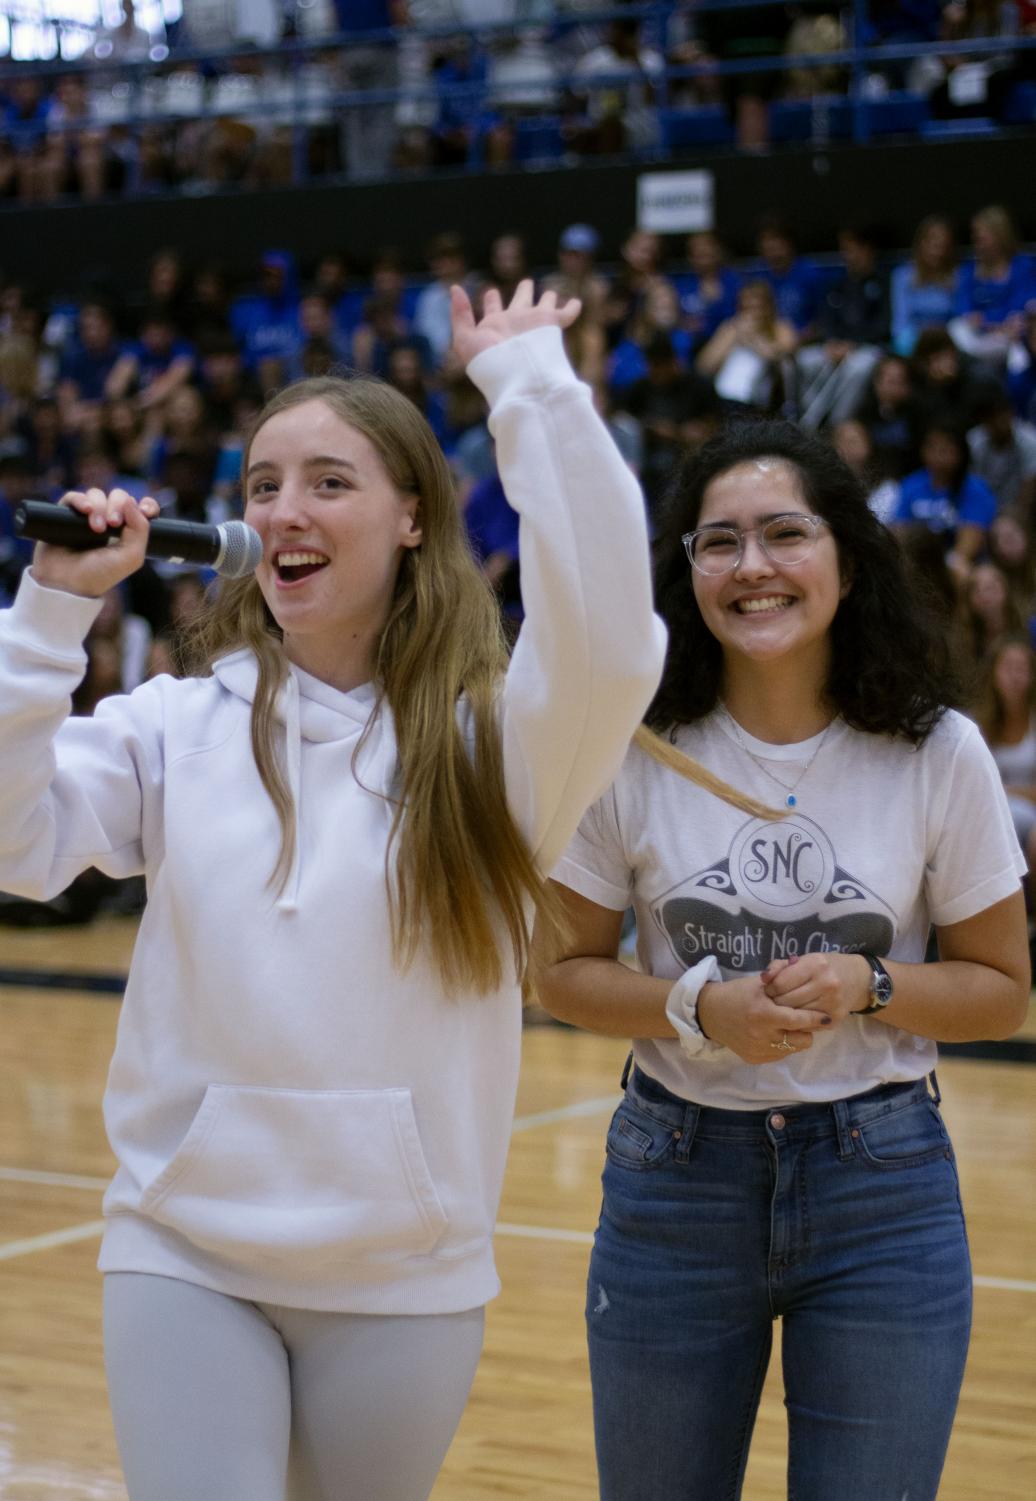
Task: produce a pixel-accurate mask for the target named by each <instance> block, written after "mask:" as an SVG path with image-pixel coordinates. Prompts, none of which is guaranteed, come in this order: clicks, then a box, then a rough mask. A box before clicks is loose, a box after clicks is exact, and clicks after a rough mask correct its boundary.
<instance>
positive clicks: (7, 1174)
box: [0, 1167, 111, 1193]
mask: <svg viewBox="0 0 1036 1501" xmlns="http://www.w3.org/2000/svg"><path fill="white" fill-rule="evenodd" d="M110 1182H111V1179H110V1178H87V1177H84V1176H83V1175H82V1174H80V1173H45V1172H43V1171H42V1170H41V1169H37V1168H29V1167H0V1183H38V1184H41V1185H42V1186H44V1187H47V1188H89V1189H91V1190H93V1191H95V1192H100V1193H103V1192H104V1191H105V1189H106V1188H107V1187H108V1184H109V1183H110Z"/></svg>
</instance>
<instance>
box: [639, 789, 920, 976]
mask: <svg viewBox="0 0 1036 1501" xmlns="http://www.w3.org/2000/svg"><path fill="white" fill-rule="evenodd" d="M651 912H652V916H653V917H654V919H655V922H656V923H657V924H658V926H659V928H660V929H661V930H662V932H663V933H664V934H665V937H666V939H667V941H668V943H669V946H670V948H671V949H672V951H673V954H674V956H675V958H676V960H677V962H678V963H679V965H680V966H681V968H682V969H689V968H690V966H691V965H692V964H697V963H698V961H699V960H701V959H705V958H707V957H708V956H709V955H710V954H712V955H714V956H715V958H716V960H717V962H718V964H719V966H720V968H721V969H722V970H724V971H726V972H727V973H728V974H729V975H731V976H733V975H738V974H755V973H757V972H758V971H759V970H763V969H765V968H766V966H767V965H768V964H769V963H770V962H771V960H773V959H790V958H791V957H792V956H793V955H799V954H818V953H825V954H826V953H834V952H849V953H853V952H856V951H857V950H859V949H867V950H869V951H870V952H871V953H875V954H887V953H888V952H889V949H890V948H891V947H892V940H893V938H894V936H895V918H894V913H893V910H892V908H891V907H889V905H888V903H887V902H884V901H883V900H882V899H881V897H879V896H878V895H877V894H876V893H875V892H873V891H871V890H870V889H869V887H867V886H865V885H864V883H863V882H862V881H860V880H857V879H856V877H855V876H853V875H852V874H851V873H850V872H849V871H847V870H845V869H843V868H842V867H841V866H840V865H839V863H838V859H837V856H836V855H835V851H834V847H833V845H832V844H831V841H830V839H828V837H827V835H826V834H825V833H824V831H823V829H821V828H820V827H819V825H818V824H815V823H813V822H812V820H811V819H808V818H803V817H801V816H800V815H798V814H795V815H794V816H792V817H791V818H786V819H782V820H781V822H780V823H770V822H767V821H766V820H764V819H759V818H754V819H752V820H751V821H750V822H749V823H746V824H743V825H742V827H741V828H740V829H739V830H738V832H737V833H736V834H735V836H734V839H733V841H732V843H731V845H730V849H729V850H728V852H727V855H726V857H725V858H723V859H720V860H717V861H715V862H714V863H713V864H711V865H707V866H706V867H705V868H704V869H703V870H700V871H698V873H697V874H696V875H693V876H690V877H688V878H687V879H686V880H683V881H681V882H680V883H679V884H678V885H676V886H673V887H671V888H670V890H669V891H667V892H665V893H664V895H662V896H660V897H658V898H657V899H656V900H655V901H654V902H652V904H651Z"/></svg>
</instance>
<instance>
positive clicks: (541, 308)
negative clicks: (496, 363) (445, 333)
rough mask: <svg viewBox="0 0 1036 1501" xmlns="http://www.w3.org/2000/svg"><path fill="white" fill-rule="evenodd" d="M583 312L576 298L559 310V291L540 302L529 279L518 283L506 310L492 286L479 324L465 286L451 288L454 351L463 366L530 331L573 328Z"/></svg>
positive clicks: (541, 299)
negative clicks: (487, 350) (504, 342)
mask: <svg viewBox="0 0 1036 1501" xmlns="http://www.w3.org/2000/svg"><path fill="white" fill-rule="evenodd" d="M581 309H582V303H581V302H580V301H579V299H578V298H577V297H573V298H571V299H570V300H569V301H568V302H566V303H563V304H562V305H561V306H560V307H559V306H558V298H557V293H556V292H544V294H543V296H542V297H541V298H540V299H539V301H537V300H536V295H535V291H534V288H533V284H532V281H531V280H527V281H521V282H519V283H518V288H517V290H516V292H515V294H514V296H513V297H512V298H511V301H510V303H509V304H508V306H507V307H504V304H503V299H502V298H501V296H500V293H499V292H498V291H497V290H496V288H495V287H490V288H489V290H488V291H487V292H486V294H485V297H484V299H483V302H482V317H481V318H480V319H479V320H478V321H477V322H476V321H475V313H474V310H473V308H472V306H471V299H470V298H469V297H468V294H467V292H465V290H464V288H463V287H451V288H450V318H451V320H452V323H453V348H454V351H455V353H456V355H457V358H458V359H459V360H460V361H461V363H462V364H464V365H467V364H468V363H469V362H470V361H471V360H473V359H474V358H475V356H476V355H477V354H481V353H482V351H483V350H484V349H491V348H492V347H493V345H494V344H502V343H503V341H504V340H505V339H511V338H513V337H514V336H515V334H524V333H527V332H528V330H529V329H530V328H549V327H551V326H553V327H555V328H570V327H571V326H572V324H573V323H574V322H575V321H576V319H577V318H578V317H579V314H580V311H581Z"/></svg>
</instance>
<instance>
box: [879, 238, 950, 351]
mask: <svg viewBox="0 0 1036 1501" xmlns="http://www.w3.org/2000/svg"><path fill="white" fill-rule="evenodd" d="M958 281H959V272H958V270H957V241H956V235H955V234H954V230H953V225H952V224H951V223H950V221H949V219H947V218H945V217H944V216H943V215H942V214H929V215H928V216H927V218H925V219H922V220H921V222H920V224H919V225H918V226H917V230H916V231H915V233H914V244H913V251H912V254H911V257H910V259H909V260H908V261H904V262H903V264H902V265H901V266H897V267H896V268H895V270H894V271H893V272H892V281H891V286H892V347H893V349H894V350H895V351H896V353H897V354H903V355H911V354H913V352H914V345H915V344H916V343H917V340H918V336H919V335H920V334H921V333H923V331H924V330H925V329H926V328H942V327H945V325H946V324H947V323H949V321H950V319H951V318H952V317H953V315H954V313H955V312H956V310H957V283H958Z"/></svg>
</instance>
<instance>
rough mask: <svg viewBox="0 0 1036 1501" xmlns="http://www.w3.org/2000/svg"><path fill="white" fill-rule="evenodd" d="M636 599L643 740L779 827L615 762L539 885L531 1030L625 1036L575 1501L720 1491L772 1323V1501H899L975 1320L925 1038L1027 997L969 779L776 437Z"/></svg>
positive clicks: (915, 669) (761, 433)
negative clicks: (665, 745) (581, 1495)
mask: <svg viewBox="0 0 1036 1501" xmlns="http://www.w3.org/2000/svg"><path fill="white" fill-rule="evenodd" d="M657 602H658V608H659V610H660V613H661V614H662V615H663V617H664V618H665V619H666V621H667V623H668V626H669V631H670V641H669V652H668V657H667V662H666V667H665V671H664V674H663V679H662V684H661V687H660V689H659V691H658V694H657V696H656V698H655V700H654V703H653V705H652V707H651V709H650V711H649V714H648V724H649V726H650V727H651V728H652V729H654V730H655V731H657V732H658V733H659V734H660V735H661V736H663V737H665V738H667V739H668V740H669V741H670V742H671V743H672V746H673V747H675V748H676V749H677V750H679V751H682V752H684V753H686V755H687V756H689V757H693V758H695V760H697V761H698V762H701V763H704V765H705V767H706V768H707V769H708V770H710V771H712V772H715V773H717V774H719V775H720V776H721V777H723V778H726V779H728V780H729V781H730V782H734V783H736V784H737V785H738V786H739V787H740V788H742V789H743V790H744V791H745V792H746V793H749V794H751V795H753V796H754V797H755V798H757V799H759V800H761V801H763V802H767V803H769V804H770V805H771V806H773V805H777V806H778V807H779V809H780V810H781V811H782V812H783V814H784V817H783V818H776V817H774V818H769V819H767V818H764V817H752V816H746V815H745V814H744V813H739V812H737V811H736V810H735V809H734V808H733V807H731V806H730V805H729V804H728V803H726V802H722V801H720V800H719V799H718V798H714V797H712V796H710V795H709V794H708V793H707V792H705V791H703V790H702V789H700V788H699V787H698V786H695V785H692V784H691V782H689V781H687V780H684V779H683V778H681V777H680V776H678V775H675V774H674V771H673V769H672V767H671V766H665V765H662V764H661V763H660V762H659V760H658V759H656V758H653V757H651V756H650V755H646V754H645V753H644V749H643V737H640V739H639V742H638V743H637V744H635V745H634V747H633V749H631V751H630V753H629V755H628V757H627V759H626V762H625V765H624V767H623V769H622V771H621V773H620V775H619V778H618V780H617V781H616V783H615V784H614V786H613V787H612V788H611V789H610V791H609V792H608V793H607V794H606V795H605V796H604V797H603V798H601V799H600V800H599V801H598V802H597V803H596V804H594V806H593V807H592V808H591V810H590V811H589V812H588V813H587V815H586V816H585V818H584V820H583V822H582V824H581V826H580V830H579V832H578V834H577V835H576V837H575V839H574V841H573V843H572V844H571V845H570V846H569V849H568V852H567V854H566V856H565V858H564V860H563V861H562V862H561V865H560V866H559V867H558V869H557V870H556V871H555V879H556V880H557V881H558V882H560V883H562V884H563V887H564V888H566V890H565V893H564V894H565V900H566V905H567V908H568V912H569V916H570V919H571V923H572V937H571V940H570V942H569V944H568V947H567V949H566V954H565V957H564V958H563V959H562V960H561V961H559V962H557V963H555V964H553V965H552V966H551V967H550V968H549V969H547V971H546V973H545V975H544V978H543V981H542V997H543V1001H544V1004H545V1005H546V1006H547V1007H548V1008H549V1009H550V1010H551V1011H552V1012H553V1013H554V1014H555V1015H556V1016H558V1017H561V1018H564V1019H565V1020H566V1021H570V1022H574V1023H576V1024H578V1025H581V1026H584V1027H587V1028H590V1029H592V1030H594V1031H598V1032H602V1033H606V1034H609V1035H613V1036H615V1035H620V1036H632V1037H633V1038H635V1039H636V1040H635V1042H634V1052H633V1060H634V1066H633V1068H632V1072H630V1071H629V1070H627V1077H626V1079H625V1080H624V1084H625V1098H624V1100H623V1102H622V1104H621V1105H620V1106H619V1109H618V1111H617V1112H616V1115H615V1117H614V1120H613V1121H612V1125H611V1129H610V1132H609V1135H608V1147H607V1165H606V1167H605V1172H604V1204H603V1209H602V1214H601V1219H600V1224H599V1227H598V1230H597V1235H596V1241H595V1246H594V1251H593V1257H592V1261H591V1266H590V1278H589V1292H588V1300H587V1321H588V1325H589V1338H590V1366H591V1374H592V1379H593V1389H594V1410H595V1427H596V1435H597V1451H598V1460H599V1467H600V1476H601V1496H602V1498H604V1501H657V1498H659V1497H662V1496H665V1497H675V1496H683V1497H687V1498H691V1497H693V1498H695V1501H733V1498H736V1497H738V1496H739V1495H740V1494H741V1486H742V1479H743V1475H744V1468H745V1462H746V1458H747V1451H748V1445H749V1442H750V1438H751V1433H752V1428H753V1424H754V1420H755V1414H756V1408H757V1404H758V1400H759V1392H760V1388H761V1386H762V1382H763V1378H764V1375H765V1372H766V1368H767V1363H768V1360H769V1355H770V1348H771V1339H772V1329H773V1320H774V1319H775V1318H777V1317H780V1318H781V1319H783V1326H784V1333H783V1364H784V1381H785V1391H786V1398H787V1407H788V1414H789V1425H790V1462H789V1478H788V1494H789V1496H794V1497H795V1501H831V1498H832V1497H836V1496H837V1497H838V1501H877V1498H878V1497H884V1498H890V1501H891V1498H893V1497H894V1498H895V1501H899V1498H901V1497H903V1496H909V1497H910V1501H931V1498H933V1497H934V1496H935V1494H936V1489H937V1486H938V1481H939V1474H940V1471H941V1468H942V1464H943V1458H944V1455H945V1451H946V1445H947V1441H948V1438H949V1433H950V1428H951V1424H952V1421H953V1415H954V1411H955V1407H956V1403H957V1397H958V1392H959V1388H960V1382H961V1377H962V1373H963V1369H964V1362H965V1355H966V1350H967V1344H968V1329H969V1319H970V1303H971V1273H970V1267H969V1262H968V1249H967V1241H966V1237H965V1230H964V1223H963V1219H962V1215H961V1207H960V1199H959V1193H958V1183H957V1175H956V1171H955V1167H954V1160H953V1152H952V1149H951V1147H950V1143H949V1140H948V1138H947V1135H946V1131H945V1129H944V1127H943V1124H942V1120H941V1117H940V1114H939V1110H938V1102H939V1094H938V1090H937V1088H936V1085H935V1080H934V1075H933V1074H932V1069H933V1066H934V1064H935V1060H936V1047H935V1043H936V1040H938V1039H968V1038H980V1037H1004V1036H1006V1035H1008V1034H1009V1033H1010V1032H1012V1031H1013V1030H1014V1029H1015V1028H1016V1027H1017V1026H1018V1025H1019V1024H1020V1022H1021V1020H1022V1017H1023V1015H1024V1013H1025V1007H1026V1003H1027V997H1028V985H1029V965H1028V955H1027V951H1026V928H1025V912H1024V907H1023V900H1022V893H1021V889H1020V879H1021V875H1022V873H1023V870H1024V865H1023V862H1022V860H1021V856H1020V852H1019V850H1018V845H1017V841H1016V839H1015V836H1014V832H1013V829H1012V827H1011V821H1010V817H1009V814H1008V811H1007V807H1006V803H1005V799H1004V795H1003V791H1002V789H1001V786H1000V780H999V777H998V776H997V773H996V768H995V766H994V765H993V762H992V759H991V757H990V755H989V752H988V751H987V749H986V747H985V746H984V745H983V743H982V740H981V737H980V735H979V733H978V730H977V728H976V727H975V726H974V725H973V724H972V723H970V721H968V720H967V719H965V718H963V717H962V716H961V715H960V714H958V713H956V712H953V711H950V710H947V709H946V707H945V705H946V704H947V703H948V702H949V701H950V698H951V687H950V684H949V681H948V674H947V672H946V670H945V669H944V663H945V652H944V650H943V649H942V647H941V645H940V641H939V638H938V634H937V633H936V632H934V631H933V630H932V629H931V628H930V626H929V625H928V624H927V622H926V621H925V619H924V618H922V617H921V615H920V614H919V613H918V608H917V606H916V605H915V603H914V602H913V599H912V596H911V591H910V590H909V588H908V587H907V584H906V581H905V578H904V574H903V570H902V567H901V564H900V558H899V553H898V549H897V545H896V543H895V541H894V540H893V538H892V537H891V536H890V534H889V533H888V532H887V531H886V530H885V528H884V527H882V525H881V524H880V523H879V522H878V521H877V520H876V519H875V518H874V516H873V515H872V513H871V512H870V511H869V509H868V507H867V503H866V498H865V496H864V494H863V493H862V490H861V488H860V486H859V484H858V483H857V481H856V480H855V478H854V477H853V476H852V474H851V473H850V471H849V470H848V469H847V468H846V466H845V465H844V464H843V463H842V462H841V460H840V459H838V457H837V456H836V455H835V454H833V453H832V451H831V450H830V449H829V448H828V447H827V446H826V445H824V444H820V443H818V442H816V441H815V440H813V439H810V438H807V437H805V436H804V435H802V434H801V433H799V432H798V431H797V430H796V429H795V428H794V427H791V426H789V425H786V424H783V423H758V424H752V425H746V426H744V427H741V428H737V429H734V430H733V431H731V432H728V433H726V434H724V435H723V436H721V437H720V438H718V439H716V440H715V441H713V442H712V443H710V444H708V445H706V447H705V448H703V449H702V450H701V452H700V453H699V455H698V456H697V458H696V459H694V460H692V461H691V463H690V464H689V466H688V467H687V468H686V469H685V471H684V472H683V474H682V476H681V479H680V482H679V483H678V486H677V489H676V492H675V494H674V496H673V498H672V503H671V512H670V516H669V519H668V523H667V527H666V529H665V530H664V532H663V534H662V536H661V538H660V549H659V556H658V565H657ZM630 903H632V904H633V906H634V907H635V909H636V913H637V918H638V954H639V960H640V972H639V973H636V972H634V971H633V970H631V969H628V968H626V967H624V966H623V965H622V964H620V963H619V962H618V960H617V957H616V956H617V948H618V939H619V932H620V927H621V924H622V916H623V912H624V909H625V908H626V907H627V906H628V905H629V904H630ZM931 925H934V926H935V929H936V931H937V934H938V940H939V954H940V958H939V962H938V963H934V964H924V963H923V962H922V960H923V958H924V953H925V948H926V944H927V941H928V936H929V929H930V926H931Z"/></svg>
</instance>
